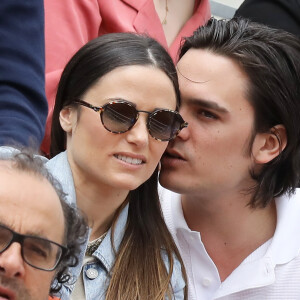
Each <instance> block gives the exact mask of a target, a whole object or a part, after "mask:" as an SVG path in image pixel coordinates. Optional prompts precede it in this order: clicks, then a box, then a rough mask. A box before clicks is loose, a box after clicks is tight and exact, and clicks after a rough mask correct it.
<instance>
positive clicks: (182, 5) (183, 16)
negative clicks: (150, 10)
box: [153, 0, 198, 47]
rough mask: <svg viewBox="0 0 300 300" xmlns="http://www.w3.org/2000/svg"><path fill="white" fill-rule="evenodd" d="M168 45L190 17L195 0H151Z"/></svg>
mask: <svg viewBox="0 0 300 300" xmlns="http://www.w3.org/2000/svg"><path fill="white" fill-rule="evenodd" d="M153 3H154V6H155V10H156V12H157V14H158V16H159V18H160V20H161V23H162V26H163V30H164V33H165V37H166V40H167V44H168V46H169V47H170V46H171V44H172V43H173V41H174V40H175V38H176V37H177V35H178V34H179V32H180V30H181V29H182V27H183V26H184V25H185V23H186V22H187V21H188V20H189V19H190V18H191V17H192V15H193V13H194V10H195V4H197V3H198V1H197V0H184V1H182V0H153Z"/></svg>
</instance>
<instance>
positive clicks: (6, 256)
mask: <svg viewBox="0 0 300 300" xmlns="http://www.w3.org/2000/svg"><path fill="white" fill-rule="evenodd" d="M24 263H25V262H24V260H23V258H22V254H21V245H20V244H19V243H12V244H11V245H10V246H9V247H8V249H6V250H5V251H4V252H3V253H1V254H0V271H2V272H3V273H4V275H5V276H7V277H10V278H14V277H18V278H23V277H24V275H25V267H24Z"/></svg>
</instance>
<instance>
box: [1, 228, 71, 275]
mask: <svg viewBox="0 0 300 300" xmlns="http://www.w3.org/2000/svg"><path fill="white" fill-rule="evenodd" d="M13 242H17V243H20V245H21V254H22V258H23V260H24V261H25V262H26V263H27V264H28V265H30V266H32V267H34V268H36V269H39V270H43V271H53V270H54V269H55V268H56V267H57V266H58V264H59V263H60V261H61V260H62V258H63V257H64V255H65V254H66V252H67V248H66V247H64V246H62V245H59V244H57V243H55V242H52V241H49V240H47V239H44V238H40V237H35V236H31V235H24V234H19V233H17V232H14V231H13V230H11V229H9V228H7V227H6V226H3V225H0V253H3V252H4V251H5V250H7V249H8V248H9V246H10V245H11V244H12V243H13Z"/></svg>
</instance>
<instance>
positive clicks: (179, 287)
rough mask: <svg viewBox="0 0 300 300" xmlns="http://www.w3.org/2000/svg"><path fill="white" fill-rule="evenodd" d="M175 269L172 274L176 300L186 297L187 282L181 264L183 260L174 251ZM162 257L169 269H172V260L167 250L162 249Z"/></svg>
mask: <svg viewBox="0 0 300 300" xmlns="http://www.w3.org/2000/svg"><path fill="white" fill-rule="evenodd" d="M172 258H173V270H172V276H171V286H172V290H173V295H174V298H173V299H176V300H180V299H184V290H185V287H186V282H185V280H184V277H183V274H182V272H183V270H182V266H181V262H180V261H179V259H178V258H177V256H176V255H175V254H174V253H173V254H172ZM162 259H163V261H164V263H165V265H166V268H167V271H168V272H169V271H170V260H169V257H168V254H167V252H166V251H165V250H162Z"/></svg>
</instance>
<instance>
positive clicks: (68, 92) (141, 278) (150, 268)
mask: <svg viewBox="0 0 300 300" xmlns="http://www.w3.org/2000/svg"><path fill="white" fill-rule="evenodd" d="M134 65H139V66H150V67H155V68H158V69H159V70H161V71H163V72H164V73H165V74H166V75H167V76H168V77H169V78H170V80H171V82H172V83H173V86H174V90H175V93H176V99H177V107H178V106H179V101H180V98H179V87H178V79H177V74H176V69H175V66H174V64H173V62H172V59H171V58H170V56H169V54H168V53H167V51H166V50H165V49H164V48H163V47H162V46H161V45H160V44H159V43H158V42H156V41H155V40H153V39H152V38H150V37H147V36H143V35H138V34H133V33H113V34H107V35H103V36H101V37H99V38H97V39H94V40H92V41H90V42H89V43H88V44H86V45H85V46H83V47H82V48H81V49H80V50H79V51H78V52H77V53H76V54H75V55H74V57H73V58H72V59H71V60H70V62H69V63H68V64H67V66H66V68H65V69H64V71H63V73H62V76H61V80H60V83H59V86H58V92H57V96H56V102H55V107H54V112H53V120H52V132H51V147H50V155H51V156H52V157H53V156H55V155H56V154H58V153H60V152H62V151H64V150H65V149H66V135H65V132H64V131H63V129H62V128H61V126H60V122H59V114H60V111H61V110H62V109H63V108H64V107H67V106H76V104H74V99H80V98H81V97H82V96H83V94H84V93H85V92H86V91H87V90H88V89H90V88H91V87H92V86H93V85H94V84H95V83H96V82H97V81H98V80H99V79H100V78H101V77H102V76H104V75H105V74H107V73H109V72H110V71H112V70H114V69H116V68H119V67H123V66H134ZM149 80H151V78H149ZM100 151H101V150H100ZM157 175H158V170H157V169H156V170H155V172H154V174H152V176H151V177H150V179H148V180H147V181H146V182H145V183H143V184H142V185H141V186H140V187H138V188H137V189H136V190H134V191H131V192H130V193H129V196H128V199H129V213H128V220H127V226H126V230H125V234H124V237H123V240H122V242H121V246H120V250H119V251H118V253H116V261H115V265H114V268H113V272H112V277H111V280H110V284H109V286H108V290H107V295H106V299H109V300H117V299H122V300H126V299H128V300H129V299H130V300H132V299H157V300H159V299H165V296H166V295H168V296H169V299H172V297H171V294H172V287H171V285H170V280H171V275H172V270H173V264H174V255H175V257H177V258H178V259H179V260H180V262H181V266H182V272H183V275H184V278H185V279H186V276H185V270H184V267H183V264H182V260H181V258H180V255H179V252H178V250H177V248H176V246H175V243H174V241H173V239H172V237H171V235H170V233H169V231H168V229H167V226H166V224H165V222H164V220H163V217H162V213H161V207H160V203H159V198H158V193H157V182H158V180H157ZM117 217H118V212H117V213H116V216H115V219H114V222H113V228H114V224H115V221H116V219H117ZM162 249H163V251H165V252H166V254H167V257H168V259H169V267H168V270H167V268H166V265H165V263H164V261H163V259H162V256H161V254H162V253H161V251H162Z"/></svg>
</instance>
